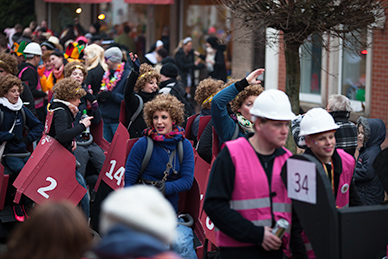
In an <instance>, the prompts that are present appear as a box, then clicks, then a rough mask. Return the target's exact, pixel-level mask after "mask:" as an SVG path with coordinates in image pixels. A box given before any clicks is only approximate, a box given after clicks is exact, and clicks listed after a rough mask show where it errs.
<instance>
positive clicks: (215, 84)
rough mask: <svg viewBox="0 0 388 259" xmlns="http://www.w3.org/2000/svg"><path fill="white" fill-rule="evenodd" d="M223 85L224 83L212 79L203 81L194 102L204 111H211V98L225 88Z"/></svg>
mask: <svg viewBox="0 0 388 259" xmlns="http://www.w3.org/2000/svg"><path fill="white" fill-rule="evenodd" d="M223 85H224V81H222V80H215V79H212V78H210V77H209V78H206V79H204V80H202V81H201V82H199V84H198V86H197V89H196V90H195V96H194V100H195V101H196V102H197V103H198V104H199V105H201V108H202V109H210V108H211V100H209V98H210V97H211V96H214V95H215V94H216V93H218V92H219V91H220V90H221V89H222V88H223ZM205 100H206V102H205Z"/></svg>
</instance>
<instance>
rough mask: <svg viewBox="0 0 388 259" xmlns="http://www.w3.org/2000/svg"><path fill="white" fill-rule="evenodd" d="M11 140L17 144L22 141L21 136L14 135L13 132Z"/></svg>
mask: <svg viewBox="0 0 388 259" xmlns="http://www.w3.org/2000/svg"><path fill="white" fill-rule="evenodd" d="M12 141H14V142H15V143H17V144H20V143H22V141H23V138H21V137H18V136H16V135H15V134H14V135H13V137H12Z"/></svg>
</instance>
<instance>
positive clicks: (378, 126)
mask: <svg viewBox="0 0 388 259" xmlns="http://www.w3.org/2000/svg"><path fill="white" fill-rule="evenodd" d="M359 125H362V126H363V127H364V135H365V137H364V138H365V140H366V141H365V143H364V147H372V146H380V145H381V144H382V143H383V142H384V140H385V134H386V129H385V123H384V122H383V121H382V120H381V119H378V118H373V119H367V118H365V117H362V116H361V117H360V118H359V119H358V120H357V129H358V127H359Z"/></svg>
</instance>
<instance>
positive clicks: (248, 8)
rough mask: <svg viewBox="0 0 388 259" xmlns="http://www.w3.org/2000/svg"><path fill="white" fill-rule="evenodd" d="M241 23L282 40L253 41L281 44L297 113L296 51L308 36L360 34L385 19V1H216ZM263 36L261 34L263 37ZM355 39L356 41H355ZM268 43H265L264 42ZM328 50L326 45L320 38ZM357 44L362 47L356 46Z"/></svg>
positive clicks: (289, 90) (287, 91)
mask: <svg viewBox="0 0 388 259" xmlns="http://www.w3.org/2000/svg"><path fill="white" fill-rule="evenodd" d="M219 1H220V2H221V4H223V5H224V6H226V7H227V8H229V9H230V10H231V12H232V13H233V14H234V17H239V18H240V19H241V20H242V26H244V27H247V28H251V29H252V30H251V31H253V32H256V34H255V35H257V29H258V27H260V28H261V29H262V30H263V34H264V30H265V29H266V28H273V29H276V30H278V32H279V34H281V36H282V37H277V36H278V35H275V38H274V39H270V41H265V37H264V38H263V37H256V38H255V42H257V44H268V43H270V42H271V41H273V40H276V41H282V43H283V47H284V53H285V59H286V93H287V94H288V96H289V98H290V100H291V104H292V109H293V111H294V112H295V113H299V86H300V59H299V47H300V46H301V45H302V44H303V43H305V42H306V41H307V40H309V38H311V37H310V36H312V35H318V36H319V37H323V35H325V34H326V35H331V36H334V37H339V38H342V39H344V38H345V34H349V33H350V34H353V35H354V34H355V35H359V34H361V35H362V34H363V33H365V29H367V28H372V29H373V27H374V26H376V23H377V22H378V21H380V20H381V19H383V20H384V19H385V14H386V10H387V1H384V0H382V1H375V0H331V1H329V0H219ZM263 34H261V35H263ZM264 35H265V34H264ZM356 39H357V38H356ZM267 40H268V39H267ZM320 42H321V44H322V46H323V47H325V48H326V49H328V50H329V48H328V47H329V46H328V44H329V41H327V42H325V41H324V40H323V39H322V38H321V41H320ZM359 44H365V43H364V42H359Z"/></svg>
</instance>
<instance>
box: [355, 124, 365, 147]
mask: <svg viewBox="0 0 388 259" xmlns="http://www.w3.org/2000/svg"><path fill="white" fill-rule="evenodd" d="M357 141H358V143H357V144H358V146H360V147H362V146H363V145H364V141H365V131H364V126H362V125H361V124H360V125H359V126H358V130H357Z"/></svg>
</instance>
